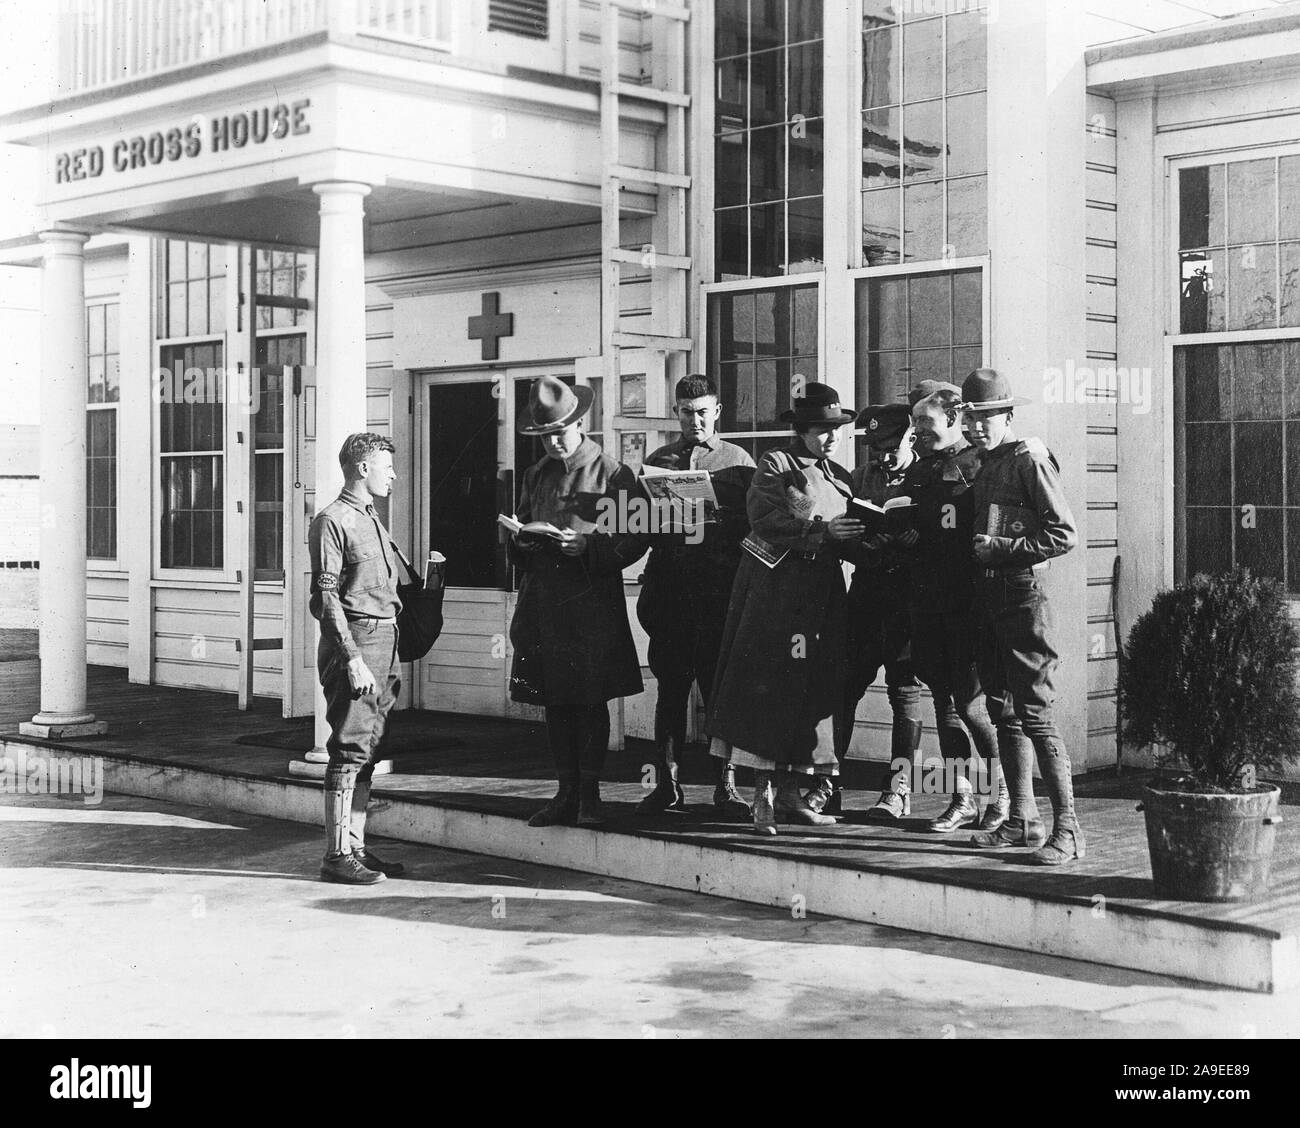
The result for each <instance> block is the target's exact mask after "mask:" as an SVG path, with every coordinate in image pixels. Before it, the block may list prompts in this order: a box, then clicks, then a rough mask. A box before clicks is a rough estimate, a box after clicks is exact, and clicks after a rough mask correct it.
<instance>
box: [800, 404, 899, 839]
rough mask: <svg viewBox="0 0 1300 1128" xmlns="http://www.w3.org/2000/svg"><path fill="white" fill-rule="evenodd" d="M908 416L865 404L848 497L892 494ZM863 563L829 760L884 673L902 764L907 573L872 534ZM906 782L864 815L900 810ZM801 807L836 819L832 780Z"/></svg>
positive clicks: (894, 749) (887, 815) (883, 817)
mask: <svg viewBox="0 0 1300 1128" xmlns="http://www.w3.org/2000/svg"><path fill="white" fill-rule="evenodd" d="M911 421H912V419H911V414H910V412H909V411H908V408H907V405H906V404H902V403H889V404H873V405H872V406H870V407H866V408H864V409H863V410H862V412H861V413H860V414H859V415H858V418H857V426H858V427H861V428H863V431H864V437H865V438H866V443H867V450H868V458H867V461H866V462H865V463H863V464H862V465H861V466H859V467H858V468H857V469H856V470H854V471H853V496H854V497H859V498H865V499H867V500H869V501H873V502H875V503H876V504H877V505H880V504H881V503H883V502H884V501H886V500H888V499H889V498H891V497H896V496H897V495H898V494H899V493H900V492H901V490H900V487H901V486H902V483H903V473H904V471H905V470H906V469H907V467H908V466H909V465H910V464H911V463H912V460H913V459H914V458H915V453H914V451H913V449H912V443H911V436H912V429H911ZM864 558H865V559H866V560H867V561H869V563H867V564H865V565H864V566H862V567H857V568H854V570H853V583H852V586H851V587H850V588H849V596H848V608H849V621H848V663H847V673H846V676H845V681H844V698H843V703H842V705H841V708H840V711H839V714H838V715H837V716H836V719H835V756H836V758H837V759H838V760H839V762H840V764H841V765H842V764H843V763H844V757H845V756H846V755H847V754H848V750H849V741H850V740H851V738H852V736H853V726H854V723H855V717H856V716H857V711H858V702H860V701H861V700H862V696H863V694H865V693H866V692H867V690H868V689H869V688H870V686H871V684H872V683H873V682H874V681H875V680H876V677H877V675H879V673H880V671H881V668H882V667H883V668H884V672H885V691H886V693H887V694H888V695H889V705H890V709H891V710H892V712H893V727H892V731H891V736H890V753H889V756H890V760H891V762H892V761H896V760H899V759H905V760H907V761H908V763H909V764H910V763H911V761H912V758H913V756H914V755H915V753H916V750H917V748H918V747H919V746H920V743H921V730H922V727H923V726H922V723H921V683H920V682H919V681H918V680H917V677H916V674H915V673H914V672H913V670H912V662H911V649H910V645H909V630H908V623H907V572H906V568H905V567H904V562H903V560H902V558H901V557H899V556H898V555H897V553H896V552H895V551H894V550H893V547H892V538H890V537H887V536H884V535H883V534H882V535H877V536H875V537H873V538H870V539H868V540H867V541H866V543H865V545H864ZM909 792H910V783H909V781H908V774H907V773H906V772H901V771H900V772H895V774H894V775H893V776H892V777H891V778H890V780H889V781H888V783H887V784H886V786H885V789H884V790H883V791H882V792H881V793H880V798H879V799H878V800H877V801H876V805H875V806H874V807H872V808H871V810H870V811H869V812H868V815H867V817H868V818H870V819H872V820H875V821H889V820H893V819H898V818H901V817H902V816H903V815H905V814H907V813H908V810H909V809H910V807H909V800H908V794H909ZM807 802H808V805H809V806H810V807H811V808H812V809H813V810H815V811H818V812H822V813H825V814H831V815H834V814H839V813H840V810H841V801H840V794H839V791H838V790H836V789H835V787H834V780H833V779H832V778H831V777H830V776H828V775H819V776H818V777H817V781H816V786H815V787H814V788H813V790H812V791H810V792H809V793H808V796H807Z"/></svg>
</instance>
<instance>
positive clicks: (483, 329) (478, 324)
mask: <svg viewBox="0 0 1300 1128" xmlns="http://www.w3.org/2000/svg"><path fill="white" fill-rule="evenodd" d="M514 335H515V315H514V314H513V313H502V312H501V295H500V294H484V295H483V312H482V313H480V314H478V315H477V316H476V317H471V318H470V319H469V339H470V340H471V341H482V342H483V354H482V355H483V359H484V360H496V359H497V355H498V353H499V351H500V341H501V338H502V337H513V336H514Z"/></svg>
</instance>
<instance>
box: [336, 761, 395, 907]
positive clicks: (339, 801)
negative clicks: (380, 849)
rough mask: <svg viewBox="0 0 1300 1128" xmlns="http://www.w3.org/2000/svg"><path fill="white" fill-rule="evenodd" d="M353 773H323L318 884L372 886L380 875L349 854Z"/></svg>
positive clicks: (350, 852)
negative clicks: (322, 850) (321, 853)
mask: <svg viewBox="0 0 1300 1128" xmlns="http://www.w3.org/2000/svg"><path fill="white" fill-rule="evenodd" d="M355 783H356V772H355V770H353V771H347V770H341V769H335V768H333V767H331V768H328V769H326V773H325V857H324V859H323V860H322V861H321V864H320V876H321V880H322V881H329V882H333V883H335V884H337V885H374V884H376V883H377V882H380V881H383V880H384V875H383V874H382V873H377V872H376V871H374V870H369V869H366V867H365V866H363V865H362V864H361V862H360V861H359V860H358V859H357V857H356V856H355V855H354V854H353V853H352V848H351V847H352V843H351V831H350V827H349V823H350V821H351V819H350V816H351V813H352V793H353V791H354V789H355Z"/></svg>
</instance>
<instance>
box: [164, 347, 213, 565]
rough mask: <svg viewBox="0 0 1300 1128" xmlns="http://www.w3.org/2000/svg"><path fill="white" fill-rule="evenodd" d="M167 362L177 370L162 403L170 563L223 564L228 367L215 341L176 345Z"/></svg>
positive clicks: (166, 546) (166, 365)
mask: <svg viewBox="0 0 1300 1128" xmlns="http://www.w3.org/2000/svg"><path fill="white" fill-rule="evenodd" d="M161 366H162V367H163V368H166V369H169V370H170V371H171V372H172V373H173V378H172V381H171V384H170V389H167V388H165V389H164V393H165V394H163V395H162V396H161V397H160V398H161V400H162V402H161V403H160V404H159V405H158V437H159V464H160V466H159V468H160V473H161V479H162V519H161V528H160V546H161V548H160V551H161V562H162V566H163V567H164V568H220V567H221V566H222V559H223V553H222V547H223V541H222V536H223V531H224V522H223V519H222V514H223V509H222V507H223V489H222V474H223V470H224V463H225V459H224V449H225V446H224V436H225V401H226V395H225V370H224V369H223V368H222V347H221V345H220V344H218V343H216V342H209V343H206V344H194V345H170V346H166V347H164V348H163V349H162V350H161Z"/></svg>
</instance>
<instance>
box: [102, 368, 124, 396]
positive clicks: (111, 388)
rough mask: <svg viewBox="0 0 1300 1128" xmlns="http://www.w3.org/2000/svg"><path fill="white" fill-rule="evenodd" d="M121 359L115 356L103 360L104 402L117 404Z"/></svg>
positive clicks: (119, 390) (120, 380) (119, 389)
mask: <svg viewBox="0 0 1300 1128" xmlns="http://www.w3.org/2000/svg"><path fill="white" fill-rule="evenodd" d="M121 385H122V377H121V359H120V358H119V357H117V356H107V357H105V358H104V402H105V403H117V401H118V400H119V399H120V398H121V390H122V387H121Z"/></svg>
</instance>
